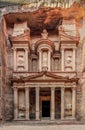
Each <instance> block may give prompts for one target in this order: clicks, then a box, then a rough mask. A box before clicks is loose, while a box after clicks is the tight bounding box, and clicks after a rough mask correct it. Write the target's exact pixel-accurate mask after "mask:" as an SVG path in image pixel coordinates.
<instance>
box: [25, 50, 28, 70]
mask: <svg viewBox="0 0 85 130" xmlns="http://www.w3.org/2000/svg"><path fill="white" fill-rule="evenodd" d="M25 69H26V71H28V48H25Z"/></svg>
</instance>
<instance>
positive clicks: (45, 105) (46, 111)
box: [42, 101, 50, 117]
mask: <svg viewBox="0 0 85 130" xmlns="http://www.w3.org/2000/svg"><path fill="white" fill-rule="evenodd" d="M42 117H50V101H42Z"/></svg>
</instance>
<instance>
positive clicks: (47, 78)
mask: <svg viewBox="0 0 85 130" xmlns="http://www.w3.org/2000/svg"><path fill="white" fill-rule="evenodd" d="M12 81H16V82H58V81H59V82H71V81H73V82H77V81H78V78H77V77H72V78H69V77H68V76H60V75H57V74H54V73H52V72H47V71H46V72H44V71H43V72H38V73H36V74H32V75H29V76H26V77H23V76H20V77H17V76H16V77H14V78H13V79H12Z"/></svg>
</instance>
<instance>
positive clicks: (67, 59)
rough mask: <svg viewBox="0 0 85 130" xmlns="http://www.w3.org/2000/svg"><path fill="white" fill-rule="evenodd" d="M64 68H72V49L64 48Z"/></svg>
mask: <svg viewBox="0 0 85 130" xmlns="http://www.w3.org/2000/svg"><path fill="white" fill-rule="evenodd" d="M65 67H66V68H65V69H66V70H68V71H69V70H72V67H73V51H72V50H66V51H65Z"/></svg>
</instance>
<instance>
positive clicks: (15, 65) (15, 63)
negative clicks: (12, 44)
mask: <svg viewBox="0 0 85 130" xmlns="http://www.w3.org/2000/svg"><path fill="white" fill-rule="evenodd" d="M16 51H17V50H16V48H13V52H14V71H16V69H17V62H16V60H17V57H16V56H17V55H16Z"/></svg>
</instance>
